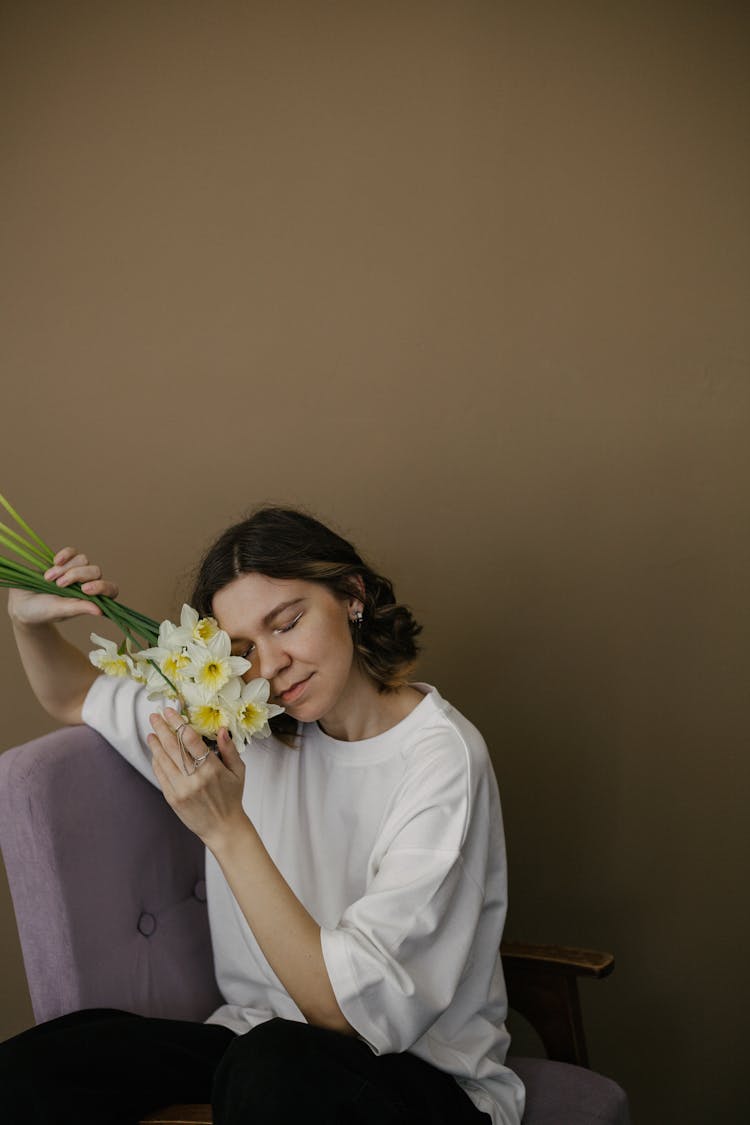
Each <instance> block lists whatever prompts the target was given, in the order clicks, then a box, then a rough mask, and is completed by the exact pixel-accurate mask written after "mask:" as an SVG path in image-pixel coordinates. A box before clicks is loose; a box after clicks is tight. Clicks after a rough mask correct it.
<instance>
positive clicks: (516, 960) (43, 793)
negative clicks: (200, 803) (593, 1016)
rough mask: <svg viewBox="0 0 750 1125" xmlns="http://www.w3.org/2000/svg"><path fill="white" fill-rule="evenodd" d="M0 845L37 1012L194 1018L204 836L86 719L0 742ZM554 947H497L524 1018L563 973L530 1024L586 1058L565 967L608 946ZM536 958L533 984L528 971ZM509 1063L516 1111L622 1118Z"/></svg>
mask: <svg viewBox="0 0 750 1125" xmlns="http://www.w3.org/2000/svg"><path fill="white" fill-rule="evenodd" d="M0 848H2V852H3V857H4V860H5V865H6V869H7V873H8V881H9V885H10V889H11V895H12V897H13V903H14V907H15V912H16V919H17V922H18V931H19V935H20V939H21V946H22V950H23V957H24V963H25V966H26V973H27V977H28V982H29V990H30V993H31V1002H32V1005H33V1009H34V1015H35V1017H36V1019H37V1021H39V1022H41V1021H42V1020H48V1019H52V1018H54V1017H55V1016H59V1015H62V1014H63V1013H65V1012H69V1011H74V1010H76V1009H79V1008H87V1007H115V1008H124V1009H127V1010H129V1011H133V1012H139V1013H142V1014H144V1015H156V1016H170V1017H173V1018H176V1019H196V1020H201V1019H204V1018H205V1017H206V1016H208V1015H209V1014H210V1013H211V1012H212V1011H213V1010H214V1009H215V1008H216V1007H218V1006H219V1004H220V1003H221V1002H222V1001H221V997H220V995H219V992H218V989H217V986H216V982H215V980H214V975H213V964H212V957H211V944H210V938H209V930H208V918H207V912H206V907H205V899H206V896H205V884H204V882H203V847H202V845H201V844H200V843H199V841H198V840H197V839H196V838H195V837H194V836H193V835H192V833H190V832H189V831H188V830H187V829H186V828H184V826H183V825H182V824H181V823H180V821H179V820H178V819H177V817H176V816H175V815H174V814H173V812H172V810H171V809H170V808H169V806H168V805H167V804H166V802H165V801H164V799H163V797H162V796H161V794H160V793H159V792H158V790H156V789H154V788H153V786H151V785H149V783H148V782H146V781H145V780H144V779H143V778H142V777H141V776H140V775H139V774H138V773H137V772H136V771H135V770H133V769H132V768H131V767H130V766H129V765H127V763H126V762H124V761H123V760H122V759H121V758H120V757H119V755H118V754H116V753H114V752H113V751H112V750H111V748H110V747H109V746H108V744H107V743H106V742H105V741H104V739H102V738H101V737H100V735H98V734H96V733H95V732H94V731H93V730H90V729H89V728H87V727H67V728H63V729H61V730H59V731H55V732H54V733H52V734H48V735H45V736H44V737H42V738H38V739H35V740H34V741H32V742H28V743H26V744H25V745H23V746H18V747H15V748H14V749H12V750H8V751H6V752H5V753H4V754H2V755H1V756H0ZM574 960H575V959H574ZM555 961H557V962H561V961H564V958H561V957H560V956H558V957H557V958H553V959H552V961H550V960H549V959H544V958H542V957H540V953H539V950H538V949H537V950H536V951H535V952H534V953H533V954H532V956H531V957H530V958H526V957H525V956H524V953H523V951H522V949H521V948H520V947H513V949H512V950H511V951H510V953H509V955H508V957H507V958H506V957H505V950H504V962H507V965H506V969H509V970H511V971H510V972H507V973H506V975H508V985H509V994H510V999H511V1004H512V1003H513V999H514V986H513V980H514V977H516V976H517V977H518V978H519V980H520V984H519V989H521V990H522V991H519V996H520V997H521V1003H519V1005H518V1007H519V1009H520V1010H522V1011H523V1010H524V1007H526V1008H527V1010H526V1011H525V1014H527V1015H530V1016H531V1018H532V1019H533V1018H534V1013H533V1012H532V1011H531V1009H530V1008H528V1003H531V1005H532V1007H533V1005H534V1003H535V1001H534V999H533V998H534V997H537V998H538V997H539V996H543V997H545V996H548V995H552V994H553V993H554V992H555V990H556V989H557V987H558V986H557V985H556V984H553V983H552V982H553V981H562V982H563V984H562V987H563V990H564V991H565V992H566V994H567V995H568V998H570V996H571V995H572V997H573V1001H574V1003H573V1007H572V1008H571V1007H570V1005H568V1016H567V1017H566V1016H565V1015H564V1014H563V1016H562V1017H555V1018H554V1019H553V1020H552V1022H551V1023H548V1025H547V1031H545V1029H544V1028H542V1029H541V1030H542V1036H543V1039H544V1041H545V1043H546V1044H547V1046H548V1048H549V1045H550V1043H552V1042H553V1040H554V1037H555V1034H556V1032H555V1029H557V1031H559V1030H560V1028H561V1027H564V1028H567V1030H568V1031H569V1032H570V1034H569V1035H568V1039H569V1041H570V1042H571V1043H573V1045H574V1046H573V1047H572V1048H571V1050H573V1051H574V1055H571V1054H570V1052H568V1056H567V1057H568V1058H571V1057H575V1058H576V1059H578V1060H579V1061H580V1060H585V1053H582V1051H583V1052H585V1046H584V1044H583V1040H582V1031H581V1029H580V1026H579V1022H580V1021H579V1020H578V1015H577V1000H576V996H575V977H574V974H575V973H576V972H580V971H584V972H588V973H589V974H590V975H592V974H593V975H604V974H605V973H606V971H608V969H609V967H611V959H610V961H609V962H607V963H605V962H602V963H601V964H600V965H599V967H598V968H597V966H596V964H594V967H593V968H592V967H591V964H590V963H589V967H588V968H586V967H584V968H583V969H582V970H581V965H580V963H579V965H578V968H576V967H575V965H573V967H571V964H570V963H569V962H565V964H564V967H563V970H562V976H557V977H555V976H554V962H555ZM534 962H536V963H537V964H539V963H540V962H541V971H542V987H541V992H540V990H539V987H538V985H537V984H533V985H532V984H530V982H531V976H530V972H531V970H532V969H533V963H534ZM579 962H580V958H579ZM517 970H518V971H517ZM534 979H536V978H534ZM571 981H572V985H571ZM571 988H572V990H573V991H572V992H571ZM529 997H531V998H532V999H531V1001H529V999H528V998H529ZM571 1011H572V1017H571V1016H570V1012H571ZM550 1028H552V1031H550V1030H549V1029H550ZM578 1044H580V1048H581V1049H582V1051H581V1049H579V1046H578ZM553 1050H554V1047H553ZM510 1065H511V1066H512V1067H513V1068H514V1069H515V1070H516V1071H517V1073H518V1074H520V1076H521V1077H522V1079H523V1080H524V1082H525V1083H526V1088H527V1108H526V1114H525V1116H524V1125H628V1120H629V1118H628V1107H627V1099H626V1097H625V1094H624V1093H623V1091H622V1090H621V1088H620V1087H619V1086H618V1085H617V1084H616V1083H615V1082H612V1081H611V1080H610V1079H608V1078H604V1077H602V1076H601V1075H598V1074H594V1073H593V1072H592V1071H590V1070H588V1069H586V1068H585V1067H583V1066H576V1065H571V1063H570V1062H559V1061H557V1062H556V1061H550V1060H548V1059H521V1058H514V1059H512V1060H510ZM147 1120H148V1121H149V1122H152V1123H156V1122H174V1123H176V1122H196V1123H200V1122H209V1123H210V1121H211V1116H210V1107H208V1106H182V1107H169V1108H168V1109H166V1110H165V1111H164V1112H163V1113H157V1114H151V1115H150V1116H149V1117H148V1118H147Z"/></svg>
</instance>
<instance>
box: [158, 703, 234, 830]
mask: <svg viewBox="0 0 750 1125" xmlns="http://www.w3.org/2000/svg"><path fill="white" fill-rule="evenodd" d="M150 721H151V726H152V727H153V729H154V733H153V734H150V735H149V736H148V738H147V742H148V745H149V748H150V750H151V755H152V764H153V767H154V773H155V774H156V779H157V781H158V782H159V785H160V786H161V789H162V792H163V794H164V797H165V798H166V800H167V802H168V804H169V805H170V806H171V807H172V808H173V809H174V811H175V812H176V813H177V815H178V816H179V818H180V820H181V821H182V822H183V824H186V825H187V827H188V828H189V829H190V830H191V832H194V833H195V834H196V836H199V837H200V839H201V840H202V841H203V843H204V844H205V845H206V846H207V847H208V848H211V847H212V844H214V845H217V844H218V843H220V842H221V841H222V840H223V839H225V838H226V836H227V834H228V833H231V832H232V830H233V828H234V827H236V826H237V825H238V824H240V823H241V822H242V821H247V816H246V814H245V811H244V809H243V808H242V791H243V787H244V783H245V763H244V762H243V761H242V758H241V757H240V755H239V753H238V751H237V747H236V746H235V744H234V742H233V741H232V738H231V737H230V735H229V732H228V731H227V730H225V729H224V728H223V727H222V729H221V730H220V731H219V742H218V746H219V754H218V755H217V754H211V753H209V749H208V746H207V745H206V743H205V742H204V741H203V739H202V738H201V736H200V735H199V734H198V732H197V731H195V730H193V728H192V727H191V726H183V728H182V741H183V744H184V746H185V749H186V750H188V751H189V753H190V754H191V755H192V757H193V758H200V757H201V756H202V755H203V754H207V753H208V757H207V758H206V759H205V760H204V761H203V762H201V764H200V765H199V766H197V767H196V769H195V772H194V773H191V774H186V773H185V770H184V767H183V762H182V756H181V754H180V746H179V742H178V741H177V735H176V733H175V732H176V730H177V728H178V727H179V726H180V724H181V723H184V722H185V718H184V716H183V715H181V714H180V713H179V712H178V711H175V710H173V709H172V708H171V707H168V708H167V709H166V711H165V712H164V714H163V715H160V714H158V713H155V714H153V715H151V716H150Z"/></svg>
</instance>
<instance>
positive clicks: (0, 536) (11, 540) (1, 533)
mask: <svg viewBox="0 0 750 1125" xmlns="http://www.w3.org/2000/svg"><path fill="white" fill-rule="evenodd" d="M0 543H4V544H5V546H6V547H8V548H9V549H10V550H11V551H17V550H18V546H17V544H19V543H20V544H21V546H22V547H23V548H24V550H25V551H30V552H31V554H32V555H34V557H35V558H36V559H38V560H39V562H40V563H43V564H44V569H45V570H46V569H47V566H48V563H47V556H46V555H43V554H42V552H41V551H40V549H39V548H38V547H36V546H35V545H34V544H33V543H29V541H28V539H24V537H23V536H22V535H19V534H18V532H17V531H14V530H13V528H12V527H8V526H7V524H4V523H0ZM26 557H27V558H28V556H26Z"/></svg>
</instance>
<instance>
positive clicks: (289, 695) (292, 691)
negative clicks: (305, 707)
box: [279, 672, 313, 703]
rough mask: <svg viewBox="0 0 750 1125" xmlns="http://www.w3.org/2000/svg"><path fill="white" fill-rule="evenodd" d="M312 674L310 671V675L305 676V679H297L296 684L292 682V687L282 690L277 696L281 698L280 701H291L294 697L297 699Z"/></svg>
mask: <svg viewBox="0 0 750 1125" xmlns="http://www.w3.org/2000/svg"><path fill="white" fill-rule="evenodd" d="M312 675H313V673H312V672H311V673H310V675H309V676H307V678H306V679H304V680H299V681H298V682H297V683H296V684H294V686H293V687H290V688H289V690H288V691H283V692H282V693H281V695H280V696H279V699H280V700H281V702H282V703H293V702H294V700H295V699H299V697H300V695H302V692H303V691H304V690H305V688H306V687H307V684H308V683H309V681H310V677H311V676H312Z"/></svg>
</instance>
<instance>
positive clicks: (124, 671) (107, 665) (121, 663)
mask: <svg viewBox="0 0 750 1125" xmlns="http://www.w3.org/2000/svg"><path fill="white" fill-rule="evenodd" d="M101 669H102V672H104V673H105V675H107V676H128V675H130V669H129V668H128V665H127V662H126V661H125V659H124V658H123V657H121V656H113V657H112V658H111V659H110V660H107V659H104V660H102V663H101Z"/></svg>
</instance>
